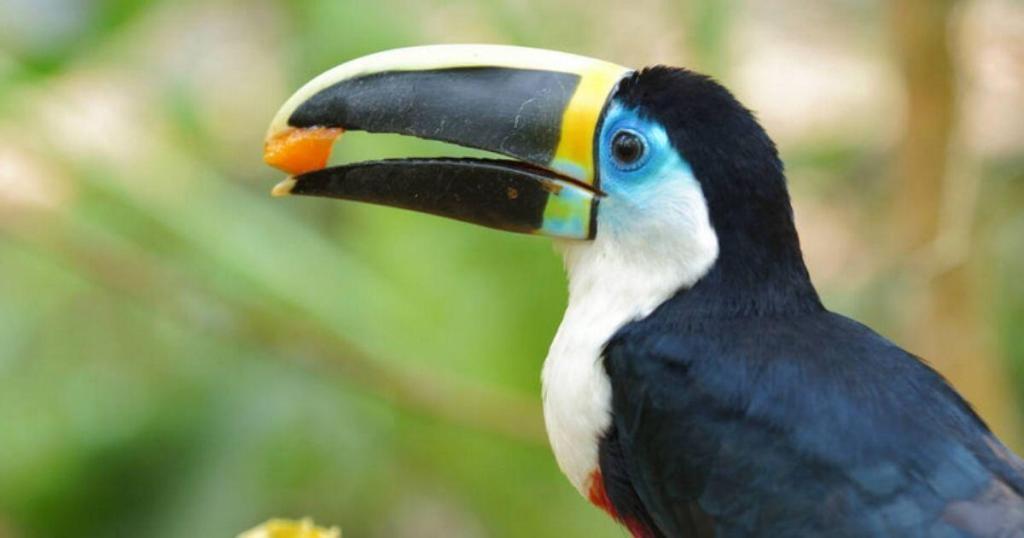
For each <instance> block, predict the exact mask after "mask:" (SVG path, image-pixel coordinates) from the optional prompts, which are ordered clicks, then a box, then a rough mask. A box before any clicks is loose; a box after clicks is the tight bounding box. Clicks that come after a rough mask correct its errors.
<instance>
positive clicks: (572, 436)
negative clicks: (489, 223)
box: [541, 174, 718, 496]
mask: <svg viewBox="0 0 1024 538" xmlns="http://www.w3.org/2000/svg"><path fill="white" fill-rule="evenodd" d="M675 179H677V180H678V181H671V182H665V184H666V185H669V186H670V187H667V188H665V189H664V192H662V193H660V195H659V197H658V199H659V200H660V202H661V203H662V204H663V206H662V207H658V208H653V209H654V210H655V211H648V212H646V215H647V216H648V217H647V218H646V220H638V221H633V222H630V223H628V224H623V223H621V222H614V221H613V220H612V219H614V218H615V217H616V216H617V215H628V214H632V215H637V214H638V210H639V208H636V207H629V208H627V207H616V206H615V204H616V202H615V200H613V199H612V198H611V197H610V198H607V199H605V200H602V207H601V210H602V211H603V212H605V214H606V215H607V219H609V220H608V221H607V222H605V221H599V223H598V235H597V238H596V239H594V240H593V241H587V242H583V241H575V242H564V243H561V244H559V245H558V246H559V247H560V250H562V253H563V255H564V258H565V265H566V272H567V273H568V276H569V304H568V307H567V308H566V311H565V317H564V318H563V319H562V324H561V325H560V326H559V328H558V333H557V334H556V335H555V339H554V341H553V342H552V344H551V349H550V351H549V352H548V356H547V359H546V360H545V362H544V369H543V372H542V376H541V378H542V382H543V387H544V390H543V395H544V420H545V424H546V426H547V431H548V438H549V440H550V442H551V446H552V449H553V450H554V453H555V457H556V459H557V460H558V465H559V467H561V469H562V472H564V473H565V474H566V476H567V477H568V478H569V480H570V481H571V482H572V484H573V485H574V486H575V487H576V489H577V490H579V491H580V493H581V494H583V495H584V496H587V495H588V493H589V488H590V479H591V476H592V473H594V471H595V470H597V469H598V443H599V441H600V438H601V436H602V435H603V434H604V432H605V431H607V430H608V426H609V425H610V422H611V385H610V383H609V380H608V376H607V375H606V373H605V370H604V366H603V364H602V360H601V353H602V350H603V347H604V345H605V344H606V343H607V342H608V340H609V339H610V338H611V337H612V335H614V334H615V332H616V331H617V330H618V329H619V328H621V327H622V326H623V325H625V324H627V323H629V322H630V321H634V320H637V319H642V318H644V317H646V316H647V315H649V314H650V313H651V312H652V311H653V310H654V309H655V308H657V307H658V305H660V304H661V303H663V302H665V301H666V300H667V299H668V298H669V297H671V296H672V295H673V294H675V293H676V292H677V291H679V290H680V289H682V288H686V287H689V286H691V285H693V283H695V282H696V281H697V280H698V279H699V278H700V277H702V276H703V275H704V274H705V273H707V271H708V270H709V269H710V268H711V266H712V265H713V264H714V261H715V259H716V258H717V256H718V240H717V237H716V236H715V233H714V230H713V228H712V226H711V224H710V221H709V218H708V210H707V204H706V202H705V200H704V197H703V195H702V193H701V191H700V187H699V185H698V184H697V182H696V180H695V179H694V178H693V177H692V176H689V175H688V174H687V177H680V178H675ZM618 203H619V204H622V202H618ZM648 209H652V208H648ZM644 213H645V212H643V211H640V212H639V214H644ZM651 215H656V217H655V216H651ZM600 217H601V214H599V218H600ZM602 224H604V225H605V227H604V228H603V229H602Z"/></svg>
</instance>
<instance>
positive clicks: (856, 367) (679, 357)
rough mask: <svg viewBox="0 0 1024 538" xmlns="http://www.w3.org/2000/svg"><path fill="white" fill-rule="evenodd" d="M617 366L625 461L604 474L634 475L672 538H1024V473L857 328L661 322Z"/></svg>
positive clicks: (930, 383)
mask: <svg viewBox="0 0 1024 538" xmlns="http://www.w3.org/2000/svg"><path fill="white" fill-rule="evenodd" d="M605 368H606V370H607V371H608V374H609V377H610V378H611V384H612V389H613V396H612V398H613V400H612V409H613V417H614V418H613V428H612V430H611V431H610V432H609V438H608V439H606V441H608V442H610V441H614V446H615V447H616V448H617V450H619V451H620V453H621V457H620V458H619V460H618V462H619V463H618V465H619V467H620V468H619V469H618V470H615V469H608V470H605V469H604V467H605V462H604V461H602V472H604V473H607V472H609V471H612V472H618V473H619V474H621V475H624V477H625V478H624V479H625V480H628V485H629V488H624V487H620V488H619V490H620V492H624V493H620V494H619V495H618V496H619V497H620V498H622V499H624V502H628V501H629V494H632V495H633V498H634V499H636V501H634V502H635V503H639V504H641V505H642V507H643V511H645V512H646V515H647V517H649V519H650V520H652V521H653V524H654V525H655V526H656V527H657V528H658V532H660V533H661V535H664V536H670V537H689V536H712V535H714V536H951V537H952V536H957V537H960V536H962V537H976V538H982V537H996V536H999V537H1017V536H1022V537H1024V469H1022V465H1021V462H1020V460H1019V459H1018V458H1017V457H1016V456H1014V455H1013V454H1011V453H1010V452H1009V451H1007V450H1006V449H1005V447H1003V445H1002V444H1000V443H999V442H998V441H997V440H996V439H995V438H994V437H993V436H992V434H991V433H990V432H989V431H988V429H987V428H986V427H985V425H984V424H983V423H982V422H981V420H980V419H978V417H977V416H976V415H975V414H974V412H973V411H972V410H971V409H970V407H969V406H968V405H967V404H966V403H965V402H964V401H963V400H962V399H961V398H960V397H959V396H958V395H957V394H956V392H955V391H953V390H952V389H951V388H950V387H949V386H948V385H947V384H946V382H945V381H944V380H943V379H942V378H941V377H940V376H939V375H938V374H937V373H935V372H934V371H933V370H931V369H930V368H929V367H927V366H926V365H924V364H923V363H921V362H920V361H919V360H917V359H916V358H914V357H912V356H911V355H909V354H907V353H906V352H904V351H902V350H900V349H899V348H898V347H896V346H895V345H893V344H892V343H890V342H888V341H887V340H885V339H884V338H882V337H881V336H878V335H877V334H875V333H874V332H872V331H871V330H870V329H868V328H866V327H864V326H863V325H860V324H858V323H856V322H853V321H851V320H848V319H846V318H843V317H841V316H837V315H834V314H830V313H827V312H821V313H813V314H807V315H804V316H800V317H799V318H785V319H780V318H775V319H770V318H757V319H748V320H732V321H728V322H720V323H715V324H713V326H712V325H711V324H705V325H700V324H697V325H687V326H681V325H680V324H678V323H673V322H672V320H659V319H658V316H657V315H654V316H651V317H649V318H647V319H645V320H643V321H639V322H636V323H633V324H630V325H629V326H627V327H625V328H624V329H623V330H622V331H620V333H619V334H618V335H617V336H616V338H614V339H613V340H612V341H611V342H610V343H609V345H608V347H607V348H606V351H605ZM602 460H604V458H602ZM609 494H610V497H611V500H612V502H613V504H616V503H617V501H618V499H616V498H615V495H612V494H611V492H609ZM616 508H617V509H620V508H619V507H618V506H616ZM622 509H626V510H630V509H632V510H636V509H635V508H630V507H629V506H623V507H622V508H621V509H620V511H621V510H622Z"/></svg>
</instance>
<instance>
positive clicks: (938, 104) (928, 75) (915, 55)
mask: <svg viewBox="0 0 1024 538" xmlns="http://www.w3.org/2000/svg"><path fill="white" fill-rule="evenodd" d="M960 3H961V2H958V1H957V0H894V1H893V2H892V3H891V4H890V6H891V9H892V13H891V15H892V17H891V31H892V35H893V42H894V44H895V46H896V50H897V53H898V61H899V68H900V71H901V74H902V77H903V82H904V86H905V90H906V99H907V109H906V110H907V116H906V130H905V133H904V139H903V141H902V143H901V146H900V148H899V151H898V153H897V155H896V159H895V162H894V169H893V176H894V177H893V179H894V180H895V181H896V187H895V198H894V202H893V205H892V207H891V209H892V215H891V223H892V231H893V233H892V237H891V239H892V240H893V241H895V245H894V246H895V247H896V249H897V252H899V253H900V256H902V257H905V258H907V259H910V260H912V261H917V262H918V263H912V264H911V265H910V266H909V268H908V270H909V272H910V273H909V274H908V278H909V279H910V280H911V281H913V282H914V283H915V284H919V285H920V288H917V289H915V290H914V291H912V292H911V293H910V294H909V296H908V297H907V304H908V305H910V308H908V309H907V312H908V319H906V320H905V322H904V323H903V326H902V327H901V332H902V336H903V338H902V341H903V342H904V343H906V344H907V346H908V347H909V349H910V350H911V351H912V352H914V353H915V354H918V355H920V356H922V357H923V358H925V359H926V360H928V361H929V362H931V363H932V364H933V365H934V366H935V367H936V368H938V369H939V370H940V371H941V372H942V373H943V374H944V375H945V376H946V377H947V378H949V379H950V381H951V382H952V383H953V385H954V386H955V387H956V388H957V389H958V390H959V391H960V392H961V393H962V394H964V396H965V397H966V398H967V399H968V400H969V401H970V402H971V403H972V404H973V405H974V406H975V409H977V410H978V412H979V414H981V416H982V417H983V418H984V419H985V420H986V421H987V422H988V423H989V425H990V426H991V427H992V428H993V430H995V432H996V433H997V434H999V435H1000V436H1001V437H1002V438H1003V439H1004V440H1005V441H1006V442H1008V443H1010V444H1013V445H1016V446H1017V447H1020V446H1021V444H1020V442H1019V441H1020V437H1019V433H1020V431H1019V426H1020V423H1019V421H1018V419H1019V416H1018V414H1017V410H1016V406H1015V402H1014V399H1013V397H1012V394H1011V391H1010V387H1009V385H1008V382H1007V380H1008V377H1007V376H1006V372H1005V365H1003V364H1002V363H1001V361H1000V360H999V355H998V354H997V353H996V352H995V351H994V349H993V345H992V338H991V331H990V329H989V327H988V323H987V322H986V320H985V319H984V316H983V315H982V310H981V309H980V306H979V303H978V298H979V296H980V294H981V291H982V290H981V289H980V286H978V285H977V284H978V283H979V279H978V278H976V275H977V271H975V270H974V267H973V263H974V262H972V260H976V259H977V257H978V254H979V253H978V252H977V247H976V246H975V242H974V241H972V240H971V239H972V238H973V234H972V232H973V230H972V227H973V226H972V223H973V219H971V218H966V219H956V218H955V216H956V215H955V213H956V212H955V208H956V207H957V206H958V205H959V207H960V209H962V210H964V209H965V210H966V211H967V213H966V214H967V215H968V216H969V215H972V214H973V211H974V208H973V201H967V202H968V203H970V204H971V207H967V208H964V206H963V204H964V202H965V200H964V198H965V197H964V196H963V195H962V190H963V189H961V188H954V187H957V186H958V183H956V182H960V181H977V179H976V178H975V177H969V176H970V174H969V173H968V174H965V175H966V176H968V177H964V176H962V175H961V174H959V173H957V172H958V171H959V170H961V169H962V168H963V166H961V165H963V164H964V163H963V162H961V161H962V160H963V152H962V151H960V150H957V149H955V148H956V147H959V146H961V144H960V143H959V142H958V141H957V140H955V133H956V127H957V118H958V112H959V107H958V100H957V82H958V79H957V73H956V62H955V59H954V57H953V55H952V53H951V51H950V47H951V44H952V43H954V42H955V41H954V38H955V35H954V33H953V32H952V31H951V20H950V14H951V13H952V11H953V8H954V7H955V6H956V5H958V4H960ZM951 174H952V175H951ZM950 178H953V179H955V181H950ZM951 208H953V209H954V211H950V209H951ZM951 212H952V213H954V215H951V214H950V213H951ZM961 214H963V213H961ZM951 236H955V237H959V238H961V239H962V241H960V242H959V244H957V242H956V241H949V239H951ZM951 243H952V249H951V248H949V247H950V245H951Z"/></svg>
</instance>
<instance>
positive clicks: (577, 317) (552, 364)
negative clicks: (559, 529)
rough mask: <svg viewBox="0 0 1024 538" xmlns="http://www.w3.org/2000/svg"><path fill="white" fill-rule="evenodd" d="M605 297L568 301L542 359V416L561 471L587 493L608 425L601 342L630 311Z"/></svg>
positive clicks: (608, 389)
mask: <svg viewBox="0 0 1024 538" xmlns="http://www.w3.org/2000/svg"><path fill="white" fill-rule="evenodd" d="M609 299H610V298H609V297H602V296H600V295H592V296H590V297H587V298H586V299H585V300H579V301H572V300H571V301H570V303H569V307H568V309H567V310H566V313H565V317H564V318H563V320H562V324H561V325H560V326H559V328H558V333H557V334H556V335H555V339H554V341H553V342H552V344H551V349H550V351H549V352H548V356H547V359H546V360H545V361H544V370H543V373H542V376H541V377H542V381H543V385H544V421H545V425H546V427H547V432H548V439H549V440H550V442H551V448H552V449H553V451H554V453H555V458H556V459H557V460H558V465H559V467H560V468H561V469H562V472H564V473H565V475H566V476H567V477H568V478H569V480H570V481H571V482H572V484H573V486H575V487H576V489H577V490H579V491H580V493H581V494H583V495H585V496H586V495H587V492H588V489H589V487H590V480H591V476H592V474H593V473H594V471H596V470H597V469H598V446H599V443H600V440H601V436H602V435H603V434H604V433H605V432H606V431H607V430H608V427H609V425H610V424H611V383H610V380H609V379H608V375H607V374H606V372H605V370H604V365H603V361H602V359H601V353H602V351H603V348H604V345H605V344H606V343H607V342H608V340H609V339H610V338H611V337H612V335H614V334H615V331H617V330H618V329H619V328H620V327H622V325H624V324H625V323H627V322H628V321H629V320H630V318H631V315H630V314H632V313H633V312H632V311H631V309H629V310H627V309H624V308H622V305H619V304H615V301H611V300H609Z"/></svg>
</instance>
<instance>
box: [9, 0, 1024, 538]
mask: <svg viewBox="0 0 1024 538" xmlns="http://www.w3.org/2000/svg"><path fill="white" fill-rule="evenodd" d="M438 42H490V43H506V44H519V45H529V46H535V47H544V48H555V49H562V50H567V51H571V52H577V53H582V54H587V55H592V56H597V57H601V58H604V59H608V60H611V61H615V62H619V63H622V64H624V65H632V66H642V65H648V64H654V63H668V64H674V65H683V66H689V67H692V68H695V69H698V70H702V71H705V72H708V73H710V74H713V75H714V76H716V77H718V78H719V79H721V80H722V81H724V82H725V83H726V84H727V85H729V86H730V87H731V88H733V89H734V91H735V92H736V93H737V94H738V95H739V96H740V98H741V99H742V100H743V101H744V102H745V103H747V104H748V106H750V107H751V108H753V109H754V110H756V111H757V113H758V114H759V116H760V118H761V119H762V121H763V122H764V123H765V125H766V126H767V128H768V130H769V132H770V133H771V134H772V135H773V136H774V137H775V139H776V141H777V142H778V143H779V145H780V148H781V150H782V153H783V157H784V159H785V160H786V162H787V166H788V170H789V177H790V184H791V189H792V191H793V195H794V203H795V208H796V213H797V221H798V226H799V228H800V232H801V234H802V238H803V242H804V248H805V252H806V255H807V258H808V262H809V264H810V266H811V272H812V275H813V277H814V279H815V281H816V283H817V284H818V286H819V287H820V289H821V290H822V292H823V295H824V298H825V301H826V303H827V304H828V305H829V306H830V307H831V308H833V309H835V310H838V311H840V312H842V313H845V314H848V315H851V316H854V317H856V318H859V319H861V320H863V321H866V322H868V323H869V324H871V325H873V326H874V327H876V328H878V329H879V330H880V331H882V332H883V333H884V334H886V335H887V336H889V337H891V338H893V339H895V340H896V341H897V342H899V343H900V344H902V345H904V346H905V347H908V348H909V349H911V350H912V351H914V352H916V353H919V354H921V355H922V356H924V357H926V358H928V359H929V360H930V362H932V363H933V364H934V365H936V366H937V367H938V368H939V369H940V370H942V371H943V372H944V373H945V374H946V375H948V376H950V378H951V379H952V381H953V383H954V384H955V385H956V386H957V387H958V388H959V389H960V390H962V391H963V392H964V393H965V394H966V395H967V396H968V397H969V399H971V400H972V401H973V402H974V403H975V405H976V406H977V407H978V409H979V410H980V412H981V413H982V414H983V415H984V416H985V417H986V418H987V419H988V420H989V421H990V422H991V424H992V425H993V427H994V428H995V429H996V430H997V431H998V432H999V433H1000V434H1001V435H1003V436H1004V438H1006V439H1007V440H1008V442H1009V443H1010V444H1011V445H1012V446H1014V447H1016V448H1017V449H1018V450H1019V449H1020V448H1022V447H1024V444H1022V443H1021V439H1022V438H1021V437H1020V430H1021V421H1020V419H1019V417H1020V416H1021V413H1020V411H1021V410H1022V406H1024V399H1022V396H1024V391H1022V390H1021V389H1020V387H1021V384H1022V382H1024V278H1022V276H1024V3H1022V2H1020V1H1017V0H963V1H952V0H891V1H889V0H868V1H853V0H825V1H818V2H806V1H802V0H766V1H754V0H691V1H687V2H671V1H661V0H641V1H637V2H624V1H613V2H612V1H610V2H594V1H592V0H560V1H546V0H486V1H483V2H478V1H469V0H456V1H450V2H449V1H442V0H405V1H402V0H387V1H365V2H357V1H348V0H302V1H295V2H286V1H283V0H281V1H272V0H244V1H243V0H206V1H193V0H179V1H173V2H172V1H153V2H136V1H131V0H0V537H3V538H8V537H56V536H154V537H179V536H202V537H207V536H209V537H224V536H234V535H235V534H237V533H238V532H240V531H242V530H244V529H246V528H249V527H251V526H254V525H255V524H257V523H259V522H261V521H263V520H266V519H268V518H270V517H272V516H289V517H301V516H312V517H314V518H315V519H316V520H317V521H319V522H321V523H325V524H337V525H340V526H341V527H343V530H344V531H345V535H346V536H349V537H361V536H368V537H417V536H448V537H483V536H496V537H511V536H536V537H545V536H551V537H555V536H609V537H612V536H624V535H625V533H624V531H622V530H620V529H619V528H617V527H616V526H615V525H613V524H612V523H611V522H610V521H609V520H607V518H606V517H605V516H604V515H603V514H602V513H600V512H599V511H597V510H596V509H594V508H592V507H590V506H589V505H588V504H586V503H585V502H584V501H583V500H582V499H581V498H579V497H578V495H577V494H576V492H575V491H574V490H573V489H572V488H571V487H570V486H569V484H568V482H567V481H566V480H565V479H564V478H563V477H562V476H561V475H560V474H559V472H558V470H557V468H556V465H555V462H554V458H553V456H552V455H551V454H550V451H549V449H548V447H547V444H546V440H545V437H544V432H543V426H542V420H541V414H540V407H539V391H540V388H539V372H540V366H541V362H542V360H543V358H544V356H545V353H546V349H547V345H548V343H549V341H550V339H551V337H552V336H553V334H554V331H555V329H556V326H557V324H558V321H559V319H560V316H561V311H562V309H563V307H564V303H565V285H564V277H563V275H562V272H561V262H560V260H559V259H558V257H557V256H556V255H555V254H554V253H553V252H552V249H551V247H550V245H549V244H548V242H547V241H546V240H543V239H539V238H533V237H525V236H516V235H511V234H502V233H499V232H494V231H490V230H485V229H480V228H474V227H470V226H466V225H462V224H459V223H455V222H448V221H444V220H440V219H436V218H432V217H428V216H422V215H415V214H410V213H405V212H400V211H396V210H390V209H384V208H377V207H363V206H358V205H353V204H344V203H332V202H328V201H324V200H316V199H285V200H278V199H271V198H270V197H269V196H268V190H269V188H270V186H272V185H273V184H274V183H275V182H276V181H277V180H278V179H279V178H280V175H279V174H278V173H277V172H275V171H273V170H271V169H268V168H267V167H265V166H264V165H263V164H262V163H261V153H262V139H263V133H264V129H265V128H266V125H267V124H268V122H269V120H270V118H271V116H272V115H273V113H274V112H275V111H276V109H277V107H278V105H280V103H281V102H283V100H284V99H285V98H286V97H287V96H288V95H289V94H290V93H291V92H292V91H293V90H294V89H296V88H297V87H298V86H300V85H301V84H302V83H303V82H305V81H306V80H308V79H309V78H311V77H312V76H314V75H316V74H317V73H319V72H321V71H323V70H325V69H327V68H329V67H332V66H333V65H335V64H337V63H341V62H342V61H345V60H348V59H351V58H353V57H356V56H359V55H362V54H366V53H370V52H374V51H378V50H381V49H386V48H392V47H398V46H405V45H415V44H426V43H438ZM342 140H343V141H342V142H340V143H339V145H338V146H337V147H336V150H335V155H334V159H337V160H339V161H350V160H361V159H365V158H368V157H379V156H385V155H389V156H396V155H407V154H417V155H418V154H424V155H430V154H434V155H437V154H457V153H459V152H460V151H461V150H456V149H453V148H450V147H444V146H441V145H438V144H429V143H425V142H422V141H416V140H407V139H402V138H399V137H390V136H373V137H368V136H365V135H361V134H360V133H349V134H346V135H345V136H344V137H343V138H342Z"/></svg>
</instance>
